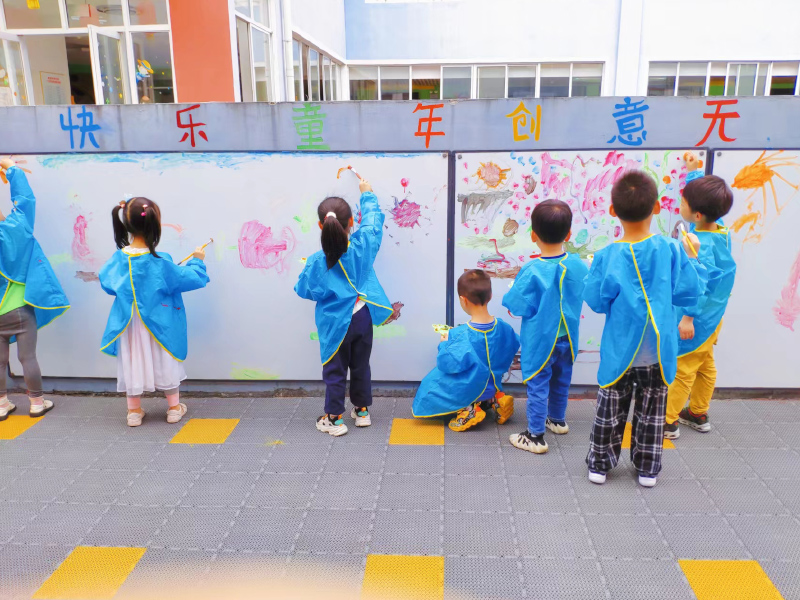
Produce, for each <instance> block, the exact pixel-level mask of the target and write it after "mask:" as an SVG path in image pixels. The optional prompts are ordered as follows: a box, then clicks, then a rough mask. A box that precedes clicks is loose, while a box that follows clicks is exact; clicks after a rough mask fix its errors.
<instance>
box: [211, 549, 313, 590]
mask: <svg viewBox="0 0 800 600" xmlns="http://www.w3.org/2000/svg"><path fill="white" fill-rule="evenodd" d="M286 561H287V557H286V555H283V554H275V553H254V552H251V551H249V550H245V551H235V550H230V549H227V548H224V549H223V550H222V551H220V553H219V554H217V555H216V557H215V559H214V562H213V563H211V565H210V569H209V571H208V573H207V574H206V575H205V577H204V580H203V585H204V594H203V595H202V596H201V597H205V598H220V599H222V598H225V599H231V600H234V599H238V598H242V599H245V598H259V597H263V596H264V595H265V594H264V590H265V588H266V587H267V586H268V587H269V595H272V596H273V597H275V598H289V597H291V595H292V594H293V593H297V590H299V589H305V587H302V586H305V585H307V583H308V582H307V581H306V582H304V581H302V580H298V581H297V582H293V585H292V584H290V583H288V582H286V581H285V579H284V572H285V571H286Z"/></svg>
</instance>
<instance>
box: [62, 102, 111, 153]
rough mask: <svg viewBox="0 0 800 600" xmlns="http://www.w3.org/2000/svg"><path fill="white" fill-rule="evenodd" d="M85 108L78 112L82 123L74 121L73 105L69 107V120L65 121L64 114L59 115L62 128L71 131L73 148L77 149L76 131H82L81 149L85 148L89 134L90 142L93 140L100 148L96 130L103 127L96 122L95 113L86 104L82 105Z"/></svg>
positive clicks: (70, 142) (70, 141)
mask: <svg viewBox="0 0 800 600" xmlns="http://www.w3.org/2000/svg"><path fill="white" fill-rule="evenodd" d="M82 108H83V110H81V112H79V113H78V115H77V116H78V118H79V119H80V120H81V124H80V125H77V124H74V125H73V123H72V107H67V122H66V123H65V122H64V115H63V114H61V115H58V120H59V121H60V122H61V130H62V131H69V147H70V149H71V150H74V149H75V135H74V132H75V131H76V130H77V131H80V133H81V143H80V148H79V149H80V150H83V147H84V145H85V144H86V136H87V135H88V136H89V142H91V144H92V146H94V147H95V148H97V149H98V150H99V149H100V145H99V144H98V143H97V140H96V139H95V137H94V132H95V131H100V130H101V129H102V127H100V125H97V124H96V123H95V122H94V114H92V113H91V112H90V111H87V110H86V106H83V107H82Z"/></svg>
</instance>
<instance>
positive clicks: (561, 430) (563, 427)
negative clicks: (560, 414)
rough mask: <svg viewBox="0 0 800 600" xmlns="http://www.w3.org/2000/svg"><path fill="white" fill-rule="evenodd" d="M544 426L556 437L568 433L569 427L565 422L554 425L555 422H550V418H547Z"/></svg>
mask: <svg viewBox="0 0 800 600" xmlns="http://www.w3.org/2000/svg"><path fill="white" fill-rule="evenodd" d="M544 426H545V427H547V428H548V429H549V430H550V431H552V432H553V433H556V434H558V435H564V434H565V433H569V425H567V422H566V421H564V422H563V423H556V422H555V421H551V420H550V417H547V420H546V421H545V422H544Z"/></svg>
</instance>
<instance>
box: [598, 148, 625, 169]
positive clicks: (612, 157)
mask: <svg viewBox="0 0 800 600" xmlns="http://www.w3.org/2000/svg"><path fill="white" fill-rule="evenodd" d="M624 160H625V154H624V153H622V152H615V151H611V152H609V153H608V156H606V160H605V162H604V163H603V166H604V167H607V166H608V165H613V166H615V167H616V166H617V165H619V163H621V162H622V161H624Z"/></svg>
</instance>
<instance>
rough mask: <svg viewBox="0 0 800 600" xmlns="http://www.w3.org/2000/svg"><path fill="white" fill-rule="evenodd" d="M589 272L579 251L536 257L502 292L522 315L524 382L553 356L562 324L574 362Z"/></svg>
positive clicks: (514, 311)
mask: <svg viewBox="0 0 800 600" xmlns="http://www.w3.org/2000/svg"><path fill="white" fill-rule="evenodd" d="M588 272H589V269H587V268H586V265H584V264H583V261H582V260H581V259H580V257H578V256H577V255H576V254H564V255H563V256H562V257H553V258H537V259H535V260H532V261H530V262H528V263H526V264H525V265H523V267H522V268H521V269H520V271H519V273H518V274H517V277H516V279H515V280H514V285H512V286H511V289H510V290H509V291H508V293H506V295H505V296H503V306H505V307H506V308H507V309H508V310H509V312H510V313H511V314H512V315H514V316H515V317H522V329H521V334H520V338H521V340H522V356H521V357H520V359H521V363H522V377H523V383H525V382H527V381H529V380H530V379H532V378H534V377H535V376H536V375H537V374H538V373H539V371H541V370H542V369H543V368H544V366H545V365H546V364H547V361H548V360H550V356H551V355H552V354H553V349H554V348H555V346H556V340H557V339H558V338H559V337H560V335H559V334H560V333H561V331H562V328H563V329H564V330H565V334H566V335H567V337H568V339H569V345H570V349H571V352H572V362H575V358H576V356H577V353H578V349H577V344H578V339H579V335H578V329H579V324H580V321H581V308H582V307H583V288H584V285H585V279H586V274H587V273H588Z"/></svg>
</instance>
